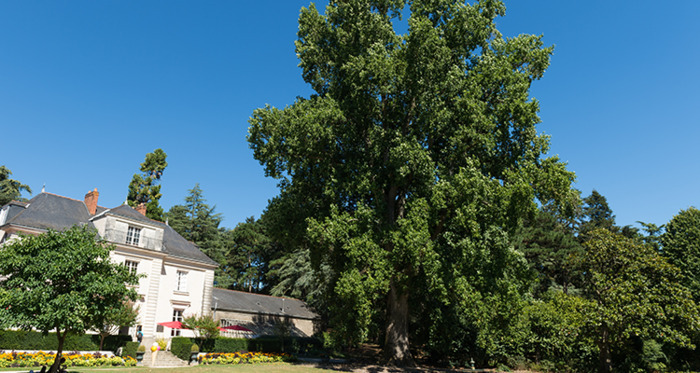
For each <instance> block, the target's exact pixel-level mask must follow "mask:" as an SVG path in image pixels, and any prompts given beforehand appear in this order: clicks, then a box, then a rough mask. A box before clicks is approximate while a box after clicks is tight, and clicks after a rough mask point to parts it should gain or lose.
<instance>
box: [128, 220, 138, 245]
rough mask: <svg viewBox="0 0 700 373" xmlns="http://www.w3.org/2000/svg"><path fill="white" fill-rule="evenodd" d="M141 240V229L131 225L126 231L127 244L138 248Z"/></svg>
mask: <svg viewBox="0 0 700 373" xmlns="http://www.w3.org/2000/svg"><path fill="white" fill-rule="evenodd" d="M140 240H141V228H139V227H134V226H133V225H130V226H129V228H127V231H126V244H127V245H134V246H138V245H139V241H140Z"/></svg>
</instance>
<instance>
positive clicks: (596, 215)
mask: <svg viewBox="0 0 700 373" xmlns="http://www.w3.org/2000/svg"><path fill="white" fill-rule="evenodd" d="M583 203H584V207H583V214H582V219H581V223H580V226H579V233H580V234H582V235H586V234H588V233H589V232H592V231H594V230H596V229H607V230H609V231H614V230H615V229H614V227H615V215H613V213H612V210H611V209H610V206H608V200H607V199H606V198H605V196H603V195H602V194H600V193H598V191H597V190H595V189H593V192H591V195H590V196H588V197H586V198H584V199H583Z"/></svg>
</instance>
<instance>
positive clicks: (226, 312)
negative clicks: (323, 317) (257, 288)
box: [211, 288, 319, 337]
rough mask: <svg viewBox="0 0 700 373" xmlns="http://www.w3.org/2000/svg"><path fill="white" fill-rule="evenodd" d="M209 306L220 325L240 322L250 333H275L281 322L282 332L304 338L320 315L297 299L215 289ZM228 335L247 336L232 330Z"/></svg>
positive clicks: (315, 326) (314, 327)
mask: <svg viewBox="0 0 700 373" xmlns="http://www.w3.org/2000/svg"><path fill="white" fill-rule="evenodd" d="M211 305H212V317H213V318H214V320H218V321H219V325H221V326H232V325H240V326H243V327H245V328H247V329H250V330H251V335H278V334H279V333H280V332H281V330H280V328H279V326H280V325H284V326H285V328H284V329H285V330H284V332H285V334H287V335H290V336H297V337H307V336H311V335H313V334H314V333H315V332H316V331H317V328H318V325H319V316H318V315H317V314H316V313H314V312H313V311H311V310H310V309H308V307H307V305H306V303H304V302H302V301H300V300H298V299H292V298H281V297H272V296H269V295H262V294H253V293H246V292H243V291H237V290H228V289H219V288H214V291H213V293H212V302H211ZM225 335H228V334H225ZM230 336H233V337H247V336H248V335H246V334H245V333H235V332H234V333H232V335H230Z"/></svg>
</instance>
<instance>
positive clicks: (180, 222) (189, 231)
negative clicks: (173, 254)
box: [166, 183, 223, 257]
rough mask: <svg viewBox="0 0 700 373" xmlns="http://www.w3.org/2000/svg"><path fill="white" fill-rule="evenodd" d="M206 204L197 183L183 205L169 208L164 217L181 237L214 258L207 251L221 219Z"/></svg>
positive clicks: (213, 209)
mask: <svg viewBox="0 0 700 373" xmlns="http://www.w3.org/2000/svg"><path fill="white" fill-rule="evenodd" d="M206 202H207V200H206V199H205V198H204V193H203V191H202V188H200V187H199V183H197V184H195V186H194V188H192V189H190V190H189V195H188V196H187V197H185V204H184V205H175V206H173V207H171V208H170V211H168V213H167V215H166V217H167V218H168V224H169V225H170V226H171V227H172V228H173V229H174V230H175V231H176V232H177V233H179V234H180V235H181V236H182V237H184V238H186V239H187V240H189V241H192V242H194V243H195V244H197V245H198V246H199V247H201V248H202V249H203V250H204V252H205V253H206V254H207V255H209V254H213V256H216V255H215V254H214V253H210V252H207V250H209V247H210V245H211V244H212V242H213V241H215V240H216V239H217V236H218V235H219V224H221V221H222V220H223V217H222V216H221V214H218V213H216V212H215V210H216V207H210V206H209V205H208V204H207V203H206ZM213 256H212V257H213Z"/></svg>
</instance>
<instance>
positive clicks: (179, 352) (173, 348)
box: [170, 337, 196, 361]
mask: <svg viewBox="0 0 700 373" xmlns="http://www.w3.org/2000/svg"><path fill="white" fill-rule="evenodd" d="M193 346H196V344H195V343H194V342H192V340H191V339H190V338H185V337H173V339H172V340H171V341H170V352H172V354H173V355H175V356H177V357H178V358H180V359H181V360H185V361H189V360H190V354H191V351H192V347H193Z"/></svg>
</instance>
